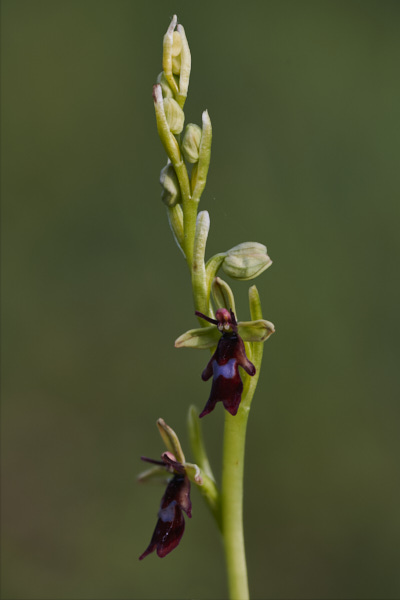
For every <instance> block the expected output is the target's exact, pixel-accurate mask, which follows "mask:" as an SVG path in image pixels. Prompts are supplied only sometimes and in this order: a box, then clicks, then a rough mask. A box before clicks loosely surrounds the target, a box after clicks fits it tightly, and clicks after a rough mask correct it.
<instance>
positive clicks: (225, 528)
mask: <svg viewBox="0 0 400 600" xmlns="http://www.w3.org/2000/svg"><path fill="white" fill-rule="evenodd" d="M248 414H249V413H248V410H240V409H239V411H238V414H237V415H236V416H234V417H233V416H232V415H230V414H229V413H228V412H226V415H225V432H224V450H223V452H224V457H223V471H222V493H221V515H222V536H223V540H224V548H225V558H226V568H227V576H228V586H229V598H230V600H247V599H248V598H249V587H248V583H247V566H246V555H245V549H244V533H243V469H244V450H245V441H246V426H247V418H248Z"/></svg>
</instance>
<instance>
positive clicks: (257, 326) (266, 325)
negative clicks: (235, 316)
mask: <svg viewBox="0 0 400 600" xmlns="http://www.w3.org/2000/svg"><path fill="white" fill-rule="evenodd" d="M238 332H239V335H240V337H241V338H242V340H243V341H244V342H265V340H267V339H268V338H269V336H270V335H272V334H273V333H275V327H274V325H273V323H270V321H266V320H265V319H257V320H256V321H239V323H238Z"/></svg>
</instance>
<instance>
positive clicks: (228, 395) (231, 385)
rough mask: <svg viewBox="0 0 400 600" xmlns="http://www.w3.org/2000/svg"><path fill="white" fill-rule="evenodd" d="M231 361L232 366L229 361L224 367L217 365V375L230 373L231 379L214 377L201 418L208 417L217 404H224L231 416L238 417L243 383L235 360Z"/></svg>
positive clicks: (221, 376)
mask: <svg viewBox="0 0 400 600" xmlns="http://www.w3.org/2000/svg"><path fill="white" fill-rule="evenodd" d="M231 361H232V362H231V364H229V363H230V361H229V362H228V363H226V364H225V365H223V366H222V367H221V366H220V365H216V371H217V373H218V371H221V370H224V372H225V373H230V377H224V376H223V375H219V376H217V377H216V378H215V377H214V379H213V383H212V386H211V394H210V397H209V399H208V402H207V404H206V406H205V408H204V410H203V411H202V412H201V413H200V415H199V417H204V416H205V415H208V413H210V412H211V411H212V410H213V409H214V408H215V405H216V403H217V402H222V403H223V405H224V407H225V408H226V410H227V411H228V412H230V413H231V415H236V413H237V411H238V408H239V404H240V401H241V399H242V391H243V383H242V380H241V379H240V375H239V371H238V367H237V363H236V361H235V360H234V359H231ZM214 373H215V371H214Z"/></svg>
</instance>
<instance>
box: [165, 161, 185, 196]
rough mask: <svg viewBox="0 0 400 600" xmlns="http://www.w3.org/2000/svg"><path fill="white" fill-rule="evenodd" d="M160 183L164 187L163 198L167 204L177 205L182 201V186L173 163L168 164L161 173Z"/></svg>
mask: <svg viewBox="0 0 400 600" xmlns="http://www.w3.org/2000/svg"><path fill="white" fill-rule="evenodd" d="M160 183H161V186H162V188H163V190H162V192H161V200H162V201H163V202H164V204H165V205H166V206H175V204H178V202H181V201H182V197H181V188H180V186H179V182H178V178H177V176H176V173H175V169H174V167H173V166H172V165H171V164H168V165H166V166H165V167H164V168H163V169H162V170H161V173H160Z"/></svg>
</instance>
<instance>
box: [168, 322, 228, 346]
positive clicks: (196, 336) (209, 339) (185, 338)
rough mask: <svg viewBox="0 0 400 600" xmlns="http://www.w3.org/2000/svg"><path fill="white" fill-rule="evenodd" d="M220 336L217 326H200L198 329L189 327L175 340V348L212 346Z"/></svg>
mask: <svg viewBox="0 0 400 600" xmlns="http://www.w3.org/2000/svg"><path fill="white" fill-rule="evenodd" d="M220 337H221V334H220V333H219V331H218V329H217V327H215V325H211V326H210V327H201V328H199V329H189V331H186V332H185V333H183V334H182V335H180V336H179V337H178V339H177V340H175V348H200V349H201V350H204V349H206V348H212V347H213V346H216V345H217V344H218V341H219V339H220Z"/></svg>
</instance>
